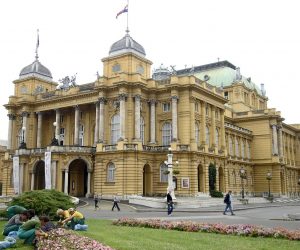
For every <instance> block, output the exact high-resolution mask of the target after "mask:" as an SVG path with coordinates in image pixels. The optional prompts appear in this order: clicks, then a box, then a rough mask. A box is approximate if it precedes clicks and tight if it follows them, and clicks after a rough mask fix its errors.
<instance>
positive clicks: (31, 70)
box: [19, 59, 52, 81]
mask: <svg viewBox="0 0 300 250" xmlns="http://www.w3.org/2000/svg"><path fill="white" fill-rule="evenodd" d="M19 76H20V79H24V78H26V77H29V76H35V77H40V78H43V79H45V80H48V81H52V74H51V72H50V70H49V69H47V68H46V67H45V66H44V65H42V64H41V63H40V62H39V60H38V59H36V60H35V61H34V62H33V63H32V64H30V65H28V66H26V67H24V68H23V69H22V70H21V72H20V75H19Z"/></svg>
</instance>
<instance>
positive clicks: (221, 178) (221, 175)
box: [219, 167, 225, 192]
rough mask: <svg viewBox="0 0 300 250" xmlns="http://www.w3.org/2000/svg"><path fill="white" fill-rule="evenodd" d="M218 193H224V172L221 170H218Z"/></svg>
mask: <svg viewBox="0 0 300 250" xmlns="http://www.w3.org/2000/svg"><path fill="white" fill-rule="evenodd" d="M219 191H221V192H224V191H225V190H224V171H223V168H221V167H220V168H219Z"/></svg>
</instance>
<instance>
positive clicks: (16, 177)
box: [13, 156, 20, 194]
mask: <svg viewBox="0 0 300 250" xmlns="http://www.w3.org/2000/svg"><path fill="white" fill-rule="evenodd" d="M13 178H14V191H15V194H19V191H20V162H19V156H14V157H13Z"/></svg>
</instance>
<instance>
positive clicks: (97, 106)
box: [94, 102, 99, 146]
mask: <svg viewBox="0 0 300 250" xmlns="http://www.w3.org/2000/svg"><path fill="white" fill-rule="evenodd" d="M95 106H96V118H95V122H96V123H95V135H94V146H96V145H97V142H98V140H99V102H96V103H95Z"/></svg>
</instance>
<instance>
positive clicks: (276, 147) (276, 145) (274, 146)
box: [272, 124, 278, 155]
mask: <svg viewBox="0 0 300 250" xmlns="http://www.w3.org/2000/svg"><path fill="white" fill-rule="evenodd" d="M272 130H273V155H278V139H277V126H276V125H275V124H274V125H272Z"/></svg>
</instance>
